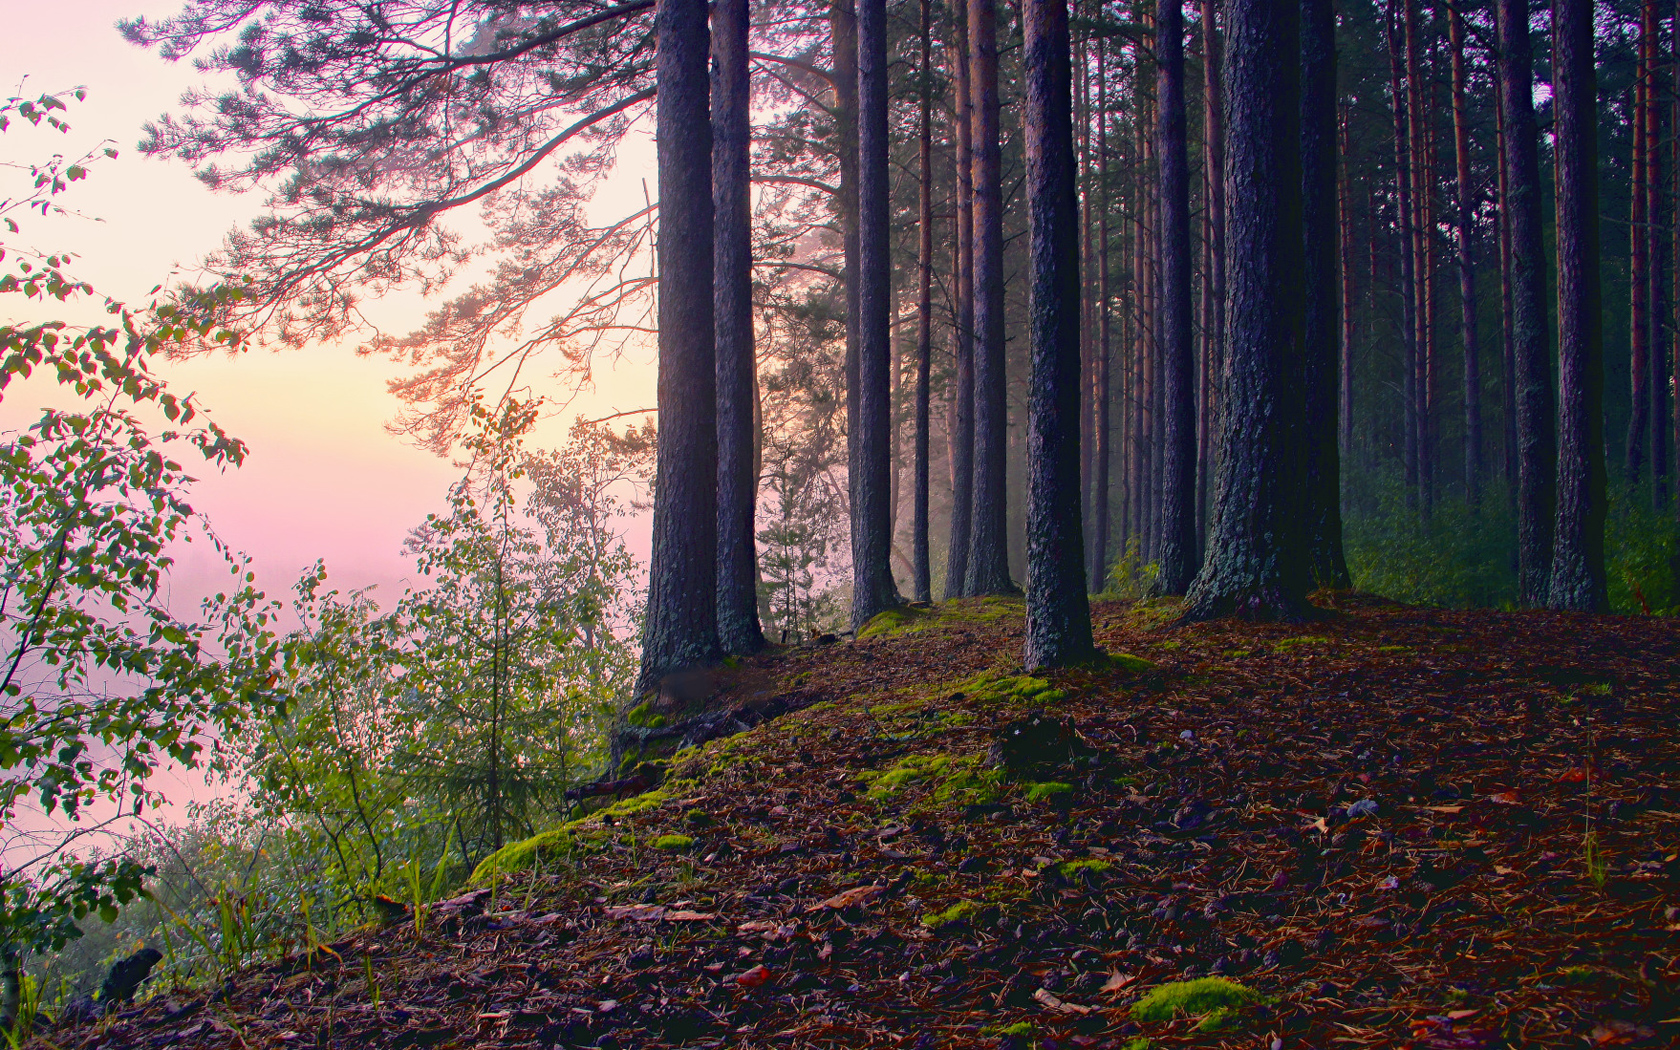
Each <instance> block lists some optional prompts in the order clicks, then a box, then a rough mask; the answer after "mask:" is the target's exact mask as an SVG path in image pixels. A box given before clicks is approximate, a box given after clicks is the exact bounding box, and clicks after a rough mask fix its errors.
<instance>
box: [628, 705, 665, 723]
mask: <svg viewBox="0 0 1680 1050" xmlns="http://www.w3.org/2000/svg"><path fill="white" fill-rule="evenodd" d="M624 720H625V721H626V722H629V723H630V724H631V725H633V726H640V727H642V728H643V729H662V728H664V726H665V716H664V715H662V714H657V713H655V711H654V710H653V701H651V700H647V701H643V702H642V703H639V704H637V705H636V706H635V707H632V708H631V709H630V710H629V712H628V713H626V714H625V716H624Z"/></svg>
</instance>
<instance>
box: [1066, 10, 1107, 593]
mask: <svg viewBox="0 0 1680 1050" xmlns="http://www.w3.org/2000/svg"><path fill="white" fill-rule="evenodd" d="M1072 3H1073V17H1074V20H1075V21H1078V20H1079V19H1080V18H1081V17H1082V15H1081V11H1080V6H1079V0H1072ZM1100 9H1101V6H1100V4H1099V10H1100ZM1089 35H1090V34H1089V33H1086V34H1083V35H1081V37H1080V40H1079V44H1078V46H1077V47H1076V48H1075V49H1074V68H1075V70H1076V73H1075V75H1074V80H1073V105H1074V116H1073V128H1074V150H1075V155H1076V158H1077V163H1076V165H1075V168H1074V170H1075V172H1076V174H1077V177H1078V181H1077V183H1076V187H1077V189H1078V201H1079V220H1080V228H1079V236H1080V246H1079V280H1080V289H1079V354H1080V360H1079V369H1080V378H1079V498H1080V504H1079V505H1080V511H1081V514H1082V517H1081V522H1082V534H1083V535H1084V537H1085V543H1086V545H1087V549H1086V550H1085V551H1084V552H1083V554H1084V556H1085V558H1086V562H1085V564H1087V565H1089V564H1090V561H1089V558H1090V553H1091V552H1090V549H1089V545H1090V542H1091V536H1092V534H1093V532H1094V531H1095V530H1094V529H1093V527H1092V526H1093V518H1094V517H1095V515H1096V506H1095V493H1094V492H1093V491H1092V488H1091V485H1092V482H1093V480H1094V478H1093V472H1094V471H1095V469H1096V460H1095V459H1094V458H1093V455H1092V454H1093V452H1094V450H1095V448H1096V440H1095V434H1094V431H1095V430H1096V426H1097V402H1096V398H1095V396H1094V395H1095V393H1096V375H1097V362H1096V354H1095V349H1096V345H1097V341H1096V338H1095V335H1096V313H1095V310H1094V307H1095V304H1096V298H1097V297H1096V294H1095V292H1094V290H1093V285H1094V284H1095V283H1096V278H1097V267H1096V263H1095V261H1094V257H1093V254H1092V253H1093V250H1094V249H1093V240H1092V238H1093V237H1094V236H1095V232H1094V226H1095V224H1094V221H1093V220H1094V219H1095V213H1096V209H1095V208H1093V207H1092V206H1091V200H1092V192H1093V189H1094V187H1093V186H1092V184H1091V180H1092V175H1093V172H1094V170H1095V168H1096V164H1095V161H1094V158H1093V157H1092V154H1091V122H1092V120H1093V119H1094V115H1093V113H1092V111H1091V103H1092V99H1091V54H1090V42H1089V39H1088V37H1089Z"/></svg>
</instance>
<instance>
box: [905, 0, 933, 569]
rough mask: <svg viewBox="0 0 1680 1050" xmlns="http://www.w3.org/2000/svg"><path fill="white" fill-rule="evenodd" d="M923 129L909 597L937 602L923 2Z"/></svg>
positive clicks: (925, 10)
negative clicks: (931, 548)
mask: <svg viewBox="0 0 1680 1050" xmlns="http://www.w3.org/2000/svg"><path fill="white" fill-rule="evenodd" d="M920 87H921V90H920V92H919V95H920V98H919V100H918V101H919V102H920V103H921V113H920V114H919V117H920V121H921V127H920V128H919V129H918V130H919V132H920V135H919V141H918V142H917V152H918V154H919V156H918V160H919V161H920V165H919V167H918V170H917V174H918V176H919V179H918V185H917V192H918V202H917V203H918V205H919V207H918V209H917V211H918V214H917V220H918V224H919V225H920V227H921V228H920V230H919V234H920V236H919V237H918V238H917V240H916V452H915V455H916V462H915V466H914V468H913V472H914V476H915V488H916V491H915V495H914V497H913V498H914V501H915V509H914V511H913V516H912V521H911V525H910V531H911V538H910V550H911V555H910V560H911V568H912V572H911V575H912V577H913V579H912V581H911V585H910V586H911V592H912V594H913V595H914V597H915V600H916V601H919V602H929V601H932V600H933V576H932V569H931V567H930V566H929V564H928V397H929V392H930V391H929V383H930V381H931V379H932V370H933V4H932V0H922V82H921V85H920Z"/></svg>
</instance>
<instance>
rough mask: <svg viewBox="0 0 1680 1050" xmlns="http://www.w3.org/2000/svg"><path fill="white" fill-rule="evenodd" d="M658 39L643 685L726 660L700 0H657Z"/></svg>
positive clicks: (706, 35)
mask: <svg viewBox="0 0 1680 1050" xmlns="http://www.w3.org/2000/svg"><path fill="white" fill-rule="evenodd" d="M654 21H655V32H656V34H657V39H658V48H659V51H658V59H657V62H658V81H659V103H658V115H657V118H656V119H657V122H658V158H659V159H658V163H659V243H658V248H657V251H658V264H659V393H658V401H659V449H658V453H657V465H656V469H657V472H658V473H657V475H656V478H657V480H656V484H655V486H654V497H653V552H652V557H651V558H650V560H649V563H648V604H647V626H646V629H645V631H644V633H643V641H642V661H641V670H640V673H639V675H638V678H637V682H638V687H637V692H644V691H646V690H648V689H652V688H656V687H657V686H658V685H659V681H660V679H662V678H663V677H664V676H665V675H667V674H669V673H671V672H673V671H679V670H684V669H687V668H692V667H699V666H704V665H707V664H711V663H715V662H717V661H718V660H719V659H721V658H722V655H723V653H722V649H721V647H720V645H719V644H718V633H717V391H716V385H717V373H716V360H715V349H714V345H713V339H714V329H713V327H712V185H711V184H712V178H711V172H712V122H711V114H710V112H709V99H708V95H709V93H710V92H709V77H708V73H707V68H706V64H707V53H708V51H709V48H710V36H711V33H710V30H709V29H708V28H707V25H706V4H705V3H704V0H662V2H661V3H660V5H659V8H658V12H657V14H656V15H655V19H654Z"/></svg>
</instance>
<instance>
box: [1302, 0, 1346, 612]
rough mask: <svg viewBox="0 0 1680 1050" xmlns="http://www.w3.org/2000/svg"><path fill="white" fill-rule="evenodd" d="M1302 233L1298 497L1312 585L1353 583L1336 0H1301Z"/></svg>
mask: <svg viewBox="0 0 1680 1050" xmlns="http://www.w3.org/2000/svg"><path fill="white" fill-rule="evenodd" d="M1300 35H1301V36H1300V39H1301V52H1300V54H1301V63H1300V78H1301V115H1300V134H1301V140H1300V141H1301V237H1302V252H1303V260H1302V261H1303V263H1304V269H1303V274H1304V280H1303V293H1304V295H1305V301H1304V309H1303V318H1302V325H1303V338H1304V340H1305V343H1304V348H1303V349H1304V353H1303V354H1302V356H1301V360H1300V365H1299V375H1298V376H1297V377H1295V379H1294V380H1293V382H1294V383H1295V384H1297V386H1298V389H1299V391H1300V397H1301V399H1302V401H1301V404H1302V411H1301V416H1300V419H1301V423H1300V430H1301V437H1300V440H1301V443H1302V446H1303V447H1302V449H1301V453H1300V462H1301V468H1302V469H1301V471H1300V476H1301V478H1302V481H1303V483H1304V484H1303V490H1302V492H1301V493H1300V495H1299V497H1298V500H1299V503H1298V507H1299V511H1298V513H1299V515H1300V517H1301V520H1302V527H1303V528H1304V530H1305V532H1306V536H1305V538H1304V542H1305V545H1306V551H1305V555H1306V565H1305V571H1306V574H1307V578H1308V581H1309V583H1310V585H1311V586H1313V587H1333V588H1339V589H1345V588H1348V587H1351V586H1352V581H1351V579H1350V577H1349V575H1348V567H1347V559H1346V557H1345V556H1344V554H1343V552H1342V507H1341V496H1342V487H1341V449H1340V442H1339V440H1338V434H1337V426H1336V419H1337V402H1338V400H1339V395H1340V391H1339V389H1338V387H1339V386H1340V384H1339V383H1338V381H1337V373H1338V370H1339V368H1340V365H1341V350H1340V345H1341V344H1340V336H1341V323H1342V318H1341V295H1340V291H1341V287H1340V282H1339V281H1338V279H1337V274H1336V271H1337V257H1338V255H1339V251H1338V244H1337V236H1336V229H1337V226H1338V225H1339V223H1338V221H1337V214H1336V182H1337V179H1336V152H1337V151H1336V144H1337V138H1338V136H1337V128H1336V15H1335V11H1334V9H1333V7H1332V5H1331V0H1301V26H1300Z"/></svg>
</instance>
